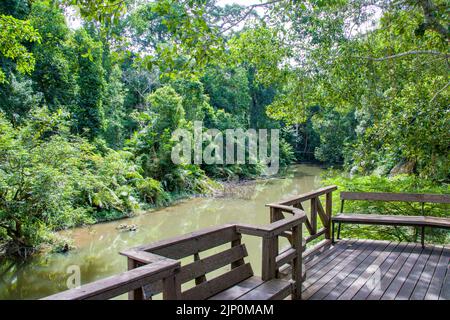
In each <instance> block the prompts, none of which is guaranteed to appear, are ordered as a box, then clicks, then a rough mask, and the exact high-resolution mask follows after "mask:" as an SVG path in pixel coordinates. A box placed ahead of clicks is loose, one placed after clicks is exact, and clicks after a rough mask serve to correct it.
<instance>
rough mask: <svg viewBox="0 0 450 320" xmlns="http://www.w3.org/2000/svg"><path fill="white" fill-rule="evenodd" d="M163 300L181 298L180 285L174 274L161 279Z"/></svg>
mask: <svg viewBox="0 0 450 320" xmlns="http://www.w3.org/2000/svg"><path fill="white" fill-rule="evenodd" d="M162 293H163V300H179V299H180V298H181V285H180V284H179V283H178V280H177V277H176V274H175V273H174V274H173V275H171V276H170V277H167V278H165V279H163V292H162Z"/></svg>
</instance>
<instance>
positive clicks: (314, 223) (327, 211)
mask: <svg viewBox="0 0 450 320" xmlns="http://www.w3.org/2000/svg"><path fill="white" fill-rule="evenodd" d="M335 190H337V187H336V186H328V187H324V188H321V189H318V190H315V191H310V192H307V193H304V194H301V195H298V196H295V197H292V198H290V199H288V200H283V201H281V202H279V203H271V204H268V205H266V206H267V207H269V208H270V221H271V222H275V221H279V220H283V219H285V217H284V215H283V212H292V208H293V207H295V208H299V209H301V210H304V208H303V204H302V203H303V202H306V201H310V214H309V217H307V218H306V220H305V221H304V222H305V226H306V230H307V231H308V232H309V234H310V236H308V237H306V242H307V243H309V242H311V241H313V240H315V239H317V238H318V237H320V236H325V239H326V240H330V239H331V216H332V193H333V191H335ZM323 195H325V206H323V205H322V203H321V201H320V198H319V197H320V196H323ZM318 218H320V220H321V221H322V225H323V228H322V229H320V230H318ZM289 240H290V241H291V239H289Z"/></svg>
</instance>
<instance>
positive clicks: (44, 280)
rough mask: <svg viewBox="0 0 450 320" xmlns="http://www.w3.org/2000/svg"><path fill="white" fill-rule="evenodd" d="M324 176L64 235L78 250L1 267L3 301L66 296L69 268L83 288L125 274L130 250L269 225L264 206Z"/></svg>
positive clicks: (292, 178) (255, 249)
mask: <svg viewBox="0 0 450 320" xmlns="http://www.w3.org/2000/svg"><path fill="white" fill-rule="evenodd" d="M321 172H322V169H321V168H319V167H316V166H310V165H296V166H293V167H292V168H291V169H290V170H289V172H288V174H287V176H285V177H283V178H281V179H269V180H260V181H257V182H254V183H248V184H245V185H244V186H240V187H239V188H237V192H238V194H234V196H233V195H231V196H230V195H229V194H227V195H228V196H227V197H223V198H194V199H188V200H185V201H182V202H181V203H178V204H177V205H174V206H172V207H168V208H164V209H161V210H157V211H152V212H148V213H143V214H140V215H139V216H137V217H135V218H131V219H128V220H121V221H116V222H111V223H105V224H98V225H94V226H90V227H86V228H77V229H73V230H70V231H65V232H64V235H66V236H69V237H71V238H72V239H74V243H75V245H76V247H77V249H76V250H73V251H71V252H70V253H67V254H52V255H45V256H38V257H34V258H33V259H31V260H29V261H27V262H22V263H13V262H10V261H4V262H2V263H1V265H0V299H36V298H41V297H44V296H47V295H50V294H53V293H56V292H59V291H63V290H66V289H67V284H66V282H67V279H68V277H69V276H70V274H69V273H67V270H68V269H69V267H70V266H78V267H79V268H80V270H81V283H82V284H84V283H88V282H92V281H94V280H98V279H101V278H104V277H107V276H110V275H113V274H117V273H119V272H122V271H125V270H126V259H125V258H124V257H122V256H120V255H119V254H118V252H119V251H121V250H123V249H125V248H129V247H133V246H137V245H142V244H145V243H151V242H154V241H157V240H161V239H164V238H168V237H173V236H178V235H182V234H185V233H188V232H192V231H195V230H198V229H201V228H205V227H209V226H213V225H221V224H224V223H228V222H243V223H251V224H258V225H263V224H268V223H269V213H268V209H267V208H265V204H267V203H271V202H275V201H279V200H281V199H284V198H289V197H291V196H294V195H296V194H299V193H304V192H308V191H311V190H313V189H315V188H317V187H318V184H319V176H320V174H321ZM239 193H243V194H244V196H242V194H239ZM231 194H233V193H231ZM120 224H128V225H132V224H135V225H137V226H138V230H137V231H136V232H126V231H119V230H117V227H118V226H119V225H120ZM244 242H245V244H246V246H247V248H248V251H249V255H250V257H249V259H248V260H249V261H250V262H251V263H252V266H253V269H254V271H255V273H256V274H258V273H259V272H260V268H261V263H260V258H261V257H260V252H261V241H260V240H259V239H257V238H250V237H245V238H244Z"/></svg>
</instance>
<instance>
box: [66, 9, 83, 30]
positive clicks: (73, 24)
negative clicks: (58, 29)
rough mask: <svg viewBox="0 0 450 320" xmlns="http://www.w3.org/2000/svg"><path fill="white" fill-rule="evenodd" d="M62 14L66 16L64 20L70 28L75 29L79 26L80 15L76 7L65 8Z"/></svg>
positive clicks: (80, 22)
mask: <svg viewBox="0 0 450 320" xmlns="http://www.w3.org/2000/svg"><path fill="white" fill-rule="evenodd" d="M64 16H65V17H66V22H67V25H68V26H69V28H70V29H72V30H76V29H79V28H81V24H82V21H81V16H80V13H79V11H78V9H77V8H76V7H67V8H65V10H64Z"/></svg>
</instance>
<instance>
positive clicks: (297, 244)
mask: <svg viewBox="0 0 450 320" xmlns="http://www.w3.org/2000/svg"><path fill="white" fill-rule="evenodd" d="M302 237H303V235H302V224H299V225H298V226H295V227H293V228H292V247H293V248H294V249H295V251H296V252H297V254H296V258H294V260H292V280H294V283H295V288H294V291H293V293H292V300H299V299H301V298H302V281H303V265H302V263H303V261H302V260H303V259H302V252H303V248H302Z"/></svg>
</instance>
